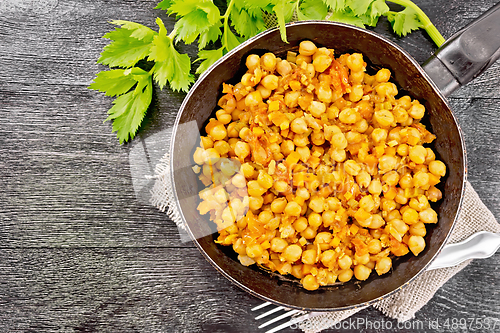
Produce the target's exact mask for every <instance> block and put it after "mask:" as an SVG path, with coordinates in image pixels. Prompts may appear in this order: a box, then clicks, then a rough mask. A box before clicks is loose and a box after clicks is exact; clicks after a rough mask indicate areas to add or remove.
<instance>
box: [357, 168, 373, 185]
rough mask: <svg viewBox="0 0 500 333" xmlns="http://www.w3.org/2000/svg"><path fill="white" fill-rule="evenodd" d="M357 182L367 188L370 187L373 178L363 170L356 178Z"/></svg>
mask: <svg viewBox="0 0 500 333" xmlns="http://www.w3.org/2000/svg"><path fill="white" fill-rule="evenodd" d="M356 182H357V183H358V185H359V186H360V187H365V188H367V187H368V186H369V185H370V182H371V176H370V174H369V173H368V172H367V171H365V170H361V171H360V172H359V173H358V175H357V176H356Z"/></svg>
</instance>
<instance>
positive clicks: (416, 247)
mask: <svg viewBox="0 0 500 333" xmlns="http://www.w3.org/2000/svg"><path fill="white" fill-rule="evenodd" d="M408 248H409V249H410V251H411V252H412V253H413V254H414V255H416V256H418V254H419V253H420V252H422V251H423V250H424V248H425V240H424V238H423V237H422V236H410V238H409V239H408Z"/></svg>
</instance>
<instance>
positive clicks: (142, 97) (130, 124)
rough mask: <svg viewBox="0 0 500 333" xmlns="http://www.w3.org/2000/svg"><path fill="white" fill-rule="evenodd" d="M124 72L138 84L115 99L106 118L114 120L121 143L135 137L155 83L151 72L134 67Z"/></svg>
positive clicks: (114, 126)
mask: <svg viewBox="0 0 500 333" xmlns="http://www.w3.org/2000/svg"><path fill="white" fill-rule="evenodd" d="M124 74H125V75H126V76H130V77H132V78H133V80H134V81H136V82H137V85H136V87H135V89H134V90H131V91H129V92H128V93H126V94H123V95H121V96H119V97H117V98H116V99H115V100H114V101H113V107H112V108H111V109H109V111H108V114H109V116H108V118H106V120H105V121H108V120H113V132H117V133H116V134H117V136H118V139H119V140H120V144H122V143H123V142H127V141H128V140H129V138H130V140H132V139H133V138H134V137H135V134H136V133H137V129H138V128H139V125H140V124H141V122H142V120H143V119H144V115H145V114H146V112H147V110H148V107H149V105H150V104H151V100H152V98H153V83H152V82H151V74H150V73H148V72H146V71H144V70H142V69H140V68H138V67H134V68H131V69H127V70H126V71H125V72H124Z"/></svg>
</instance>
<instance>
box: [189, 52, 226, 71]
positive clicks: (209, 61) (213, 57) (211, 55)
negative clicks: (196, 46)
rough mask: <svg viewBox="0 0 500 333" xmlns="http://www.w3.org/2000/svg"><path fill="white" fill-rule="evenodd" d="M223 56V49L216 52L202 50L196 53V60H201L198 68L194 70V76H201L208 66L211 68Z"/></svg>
mask: <svg viewBox="0 0 500 333" xmlns="http://www.w3.org/2000/svg"><path fill="white" fill-rule="evenodd" d="M223 55H224V47H221V48H219V49H216V50H202V51H200V52H198V59H196V61H199V60H203V61H202V63H201V64H200V66H198V68H197V69H196V74H201V73H203V72H204V71H206V70H207V69H208V68H209V67H210V66H212V65H213V64H214V63H215V62H216V61H217V60H219V59H220V58H222V56H223Z"/></svg>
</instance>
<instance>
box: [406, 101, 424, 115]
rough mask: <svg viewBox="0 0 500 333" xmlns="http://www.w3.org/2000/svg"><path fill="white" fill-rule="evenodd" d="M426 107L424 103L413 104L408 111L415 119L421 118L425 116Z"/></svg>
mask: <svg viewBox="0 0 500 333" xmlns="http://www.w3.org/2000/svg"><path fill="white" fill-rule="evenodd" d="M424 113H425V107H424V106H423V105H422V104H413V105H412V106H411V108H410V110H409V111H408V114H409V115H410V116H412V118H415V119H421V118H423V117H424Z"/></svg>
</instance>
